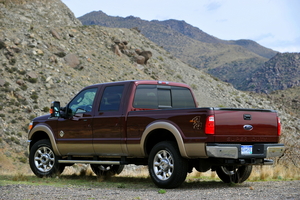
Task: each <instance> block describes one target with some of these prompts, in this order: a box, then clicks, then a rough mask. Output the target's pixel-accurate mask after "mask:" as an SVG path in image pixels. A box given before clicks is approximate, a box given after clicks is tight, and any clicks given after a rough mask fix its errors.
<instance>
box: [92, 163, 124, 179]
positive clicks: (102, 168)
mask: <svg viewBox="0 0 300 200" xmlns="http://www.w3.org/2000/svg"><path fill="white" fill-rule="evenodd" d="M91 168H92V170H93V172H94V173H95V174H96V175H97V176H113V175H116V174H120V173H121V172H122V171H123V169H124V165H97V164H91Z"/></svg>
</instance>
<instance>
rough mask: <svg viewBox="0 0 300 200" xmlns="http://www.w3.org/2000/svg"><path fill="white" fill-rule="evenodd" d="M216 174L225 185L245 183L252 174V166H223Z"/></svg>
mask: <svg viewBox="0 0 300 200" xmlns="http://www.w3.org/2000/svg"><path fill="white" fill-rule="evenodd" d="M216 172H217V175H218V176H219V178H220V179H221V180H222V181H223V182H224V183H243V182H244V181H246V180H247V179H248V178H249V176H250V174H251V172H252V165H245V166H240V167H234V166H221V167H218V168H217V170H216Z"/></svg>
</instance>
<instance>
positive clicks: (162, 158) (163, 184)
mask: <svg viewBox="0 0 300 200" xmlns="http://www.w3.org/2000/svg"><path fill="white" fill-rule="evenodd" d="M148 169H149V174H150V177H151V179H152V181H153V182H154V184H155V185H156V186H158V187H160V188H166V189H169V188H176V187H178V186H179V185H181V184H182V183H183V182H184V180H185V179H186V176H187V171H188V162H187V160H186V159H184V158H183V157H181V155H180V152H179V150H178V148H177V145H176V144H175V143H174V142H168V141H164V142H160V143H158V144H156V145H155V146H154V147H153V148H152V150H151V152H150V154H149V159H148Z"/></svg>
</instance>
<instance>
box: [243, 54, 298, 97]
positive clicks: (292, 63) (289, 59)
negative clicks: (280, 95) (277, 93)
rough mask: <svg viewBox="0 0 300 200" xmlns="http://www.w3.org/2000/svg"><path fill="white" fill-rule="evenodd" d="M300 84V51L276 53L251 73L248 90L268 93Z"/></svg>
mask: <svg viewBox="0 0 300 200" xmlns="http://www.w3.org/2000/svg"><path fill="white" fill-rule="evenodd" d="M296 86H300V53H278V54H276V56H274V57H273V58H271V59H270V60H269V61H268V62H266V63H265V64H264V65H262V66H260V67H258V68H257V69H256V70H255V71H254V72H253V74H252V75H251V78H250V81H249V82H248V85H247V88H248V90H252V91H256V92H265V93H269V92H270V91H274V90H285V89H287V88H292V87H296Z"/></svg>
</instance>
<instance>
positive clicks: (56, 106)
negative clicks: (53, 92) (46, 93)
mask: <svg viewBox="0 0 300 200" xmlns="http://www.w3.org/2000/svg"><path fill="white" fill-rule="evenodd" d="M50 114H51V117H60V102H59V101H53V102H52V103H51V109H50Z"/></svg>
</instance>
